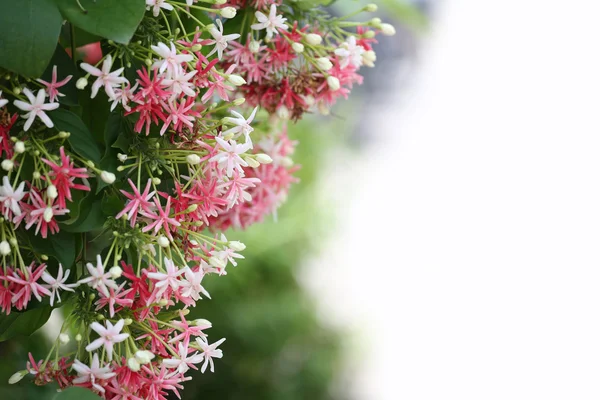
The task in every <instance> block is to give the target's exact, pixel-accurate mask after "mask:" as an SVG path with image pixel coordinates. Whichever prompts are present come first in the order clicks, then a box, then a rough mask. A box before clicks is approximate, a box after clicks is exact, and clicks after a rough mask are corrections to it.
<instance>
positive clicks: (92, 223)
mask: <svg viewBox="0 0 600 400" xmlns="http://www.w3.org/2000/svg"><path fill="white" fill-rule="evenodd" d="M101 203H102V200H101V199H97V200H95V201H94V203H92V205H91V206H90V207H89V208H88V211H87V213H85V215H84V211H85V210H84V209H82V210H81V214H80V216H79V219H78V220H77V221H76V222H75V223H73V224H72V225H66V226H64V227H63V229H64V230H65V231H68V232H91V231H96V230H99V229H102V227H103V226H104V223H105V222H106V217H105V216H104V214H103V213H102V204H101Z"/></svg>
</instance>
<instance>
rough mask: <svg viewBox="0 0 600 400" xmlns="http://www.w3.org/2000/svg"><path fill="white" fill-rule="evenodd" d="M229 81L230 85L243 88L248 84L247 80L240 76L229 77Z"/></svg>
mask: <svg viewBox="0 0 600 400" xmlns="http://www.w3.org/2000/svg"><path fill="white" fill-rule="evenodd" d="M227 80H228V81H229V83H231V84H232V85H235V86H242V85H245V84H246V80H245V79H244V78H242V77H241V76H239V75H233V74H232V75H229V76H228V77H227Z"/></svg>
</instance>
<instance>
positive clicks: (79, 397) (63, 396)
mask: <svg viewBox="0 0 600 400" xmlns="http://www.w3.org/2000/svg"><path fill="white" fill-rule="evenodd" d="M100 399H101V397H100V396H98V395H97V394H96V393H94V392H92V391H91V390H89V389H84V388H80V387H70V388H68V389H66V390H63V391H62V392H60V393H57V394H56V396H54V397H53V398H52V400H100Z"/></svg>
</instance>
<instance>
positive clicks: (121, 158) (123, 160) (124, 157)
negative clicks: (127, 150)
mask: <svg viewBox="0 0 600 400" xmlns="http://www.w3.org/2000/svg"><path fill="white" fill-rule="evenodd" d="M117 158H118V159H119V161H121V162H125V161H127V154H121V153H119V154H117Z"/></svg>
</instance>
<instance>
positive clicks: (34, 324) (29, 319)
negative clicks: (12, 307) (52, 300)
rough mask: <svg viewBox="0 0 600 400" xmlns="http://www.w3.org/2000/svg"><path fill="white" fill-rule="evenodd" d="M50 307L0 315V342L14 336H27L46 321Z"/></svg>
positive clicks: (50, 311) (50, 310)
mask: <svg viewBox="0 0 600 400" xmlns="http://www.w3.org/2000/svg"><path fill="white" fill-rule="evenodd" d="M51 313H52V307H50V306H42V307H37V308H30V309H29V310H27V311H25V312H12V313H10V315H5V314H3V313H0V342H3V341H5V340H8V339H12V338H13V337H16V336H29V335H31V334H32V333H33V332H35V331H37V330H38V329H39V328H40V327H41V326H42V325H44V324H45V323H46V321H48V318H50V314H51Z"/></svg>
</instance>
